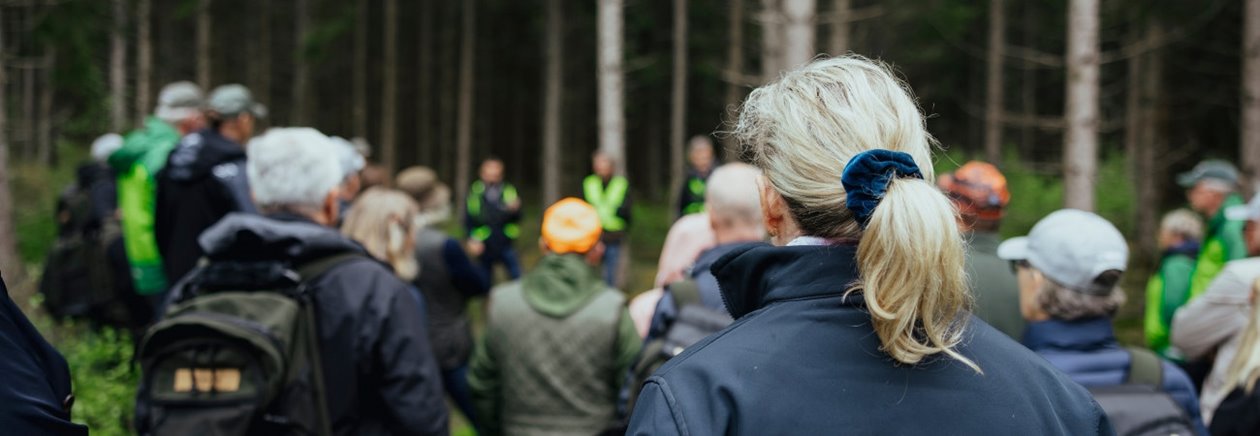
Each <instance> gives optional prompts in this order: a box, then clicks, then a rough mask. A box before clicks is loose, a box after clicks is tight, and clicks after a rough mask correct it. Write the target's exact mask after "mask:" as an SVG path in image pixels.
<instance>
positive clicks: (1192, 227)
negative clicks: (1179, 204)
mask: <svg viewBox="0 0 1260 436" xmlns="http://www.w3.org/2000/svg"><path fill="white" fill-rule="evenodd" d="M1159 229H1160V230H1162V231H1166V232H1172V233H1173V234H1175V235H1177V236H1181V237H1183V238H1186V239H1188V240H1191V241H1196V242H1198V241H1202V240H1203V220H1202V219H1200V218H1199V214H1196V213H1194V212H1191V211H1189V210H1187V209H1177V210H1174V211H1172V212H1168V214H1167V215H1164V219H1162V220H1160V222H1159Z"/></svg>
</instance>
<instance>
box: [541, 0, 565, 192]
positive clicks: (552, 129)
mask: <svg viewBox="0 0 1260 436" xmlns="http://www.w3.org/2000/svg"><path fill="white" fill-rule="evenodd" d="M545 7H546V8H547V10H546V14H547V27H546V30H544V32H545V35H544V36H543V56H544V58H545V59H544V67H543V119H542V147H543V155H542V175H543V180H542V182H543V206H544V207H546V206H548V205H550V204H552V203H555V202H556V201H558V200H560V172H561V171H563V170H564V168H563V165H562V164H561V162H562V160H561V157H560V116H561V114H562V113H563V109H562V107H561V102H562V99H563V98H564V94H563V92H564V91H563V88H562V87H561V84H563V83H564V9H563V6H562V5H561V0H547V2H546V6H545Z"/></svg>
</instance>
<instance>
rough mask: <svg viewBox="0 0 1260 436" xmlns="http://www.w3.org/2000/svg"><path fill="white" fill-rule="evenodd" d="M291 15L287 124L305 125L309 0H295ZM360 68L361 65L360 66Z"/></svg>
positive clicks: (308, 95) (308, 94)
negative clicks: (291, 42) (290, 74)
mask: <svg viewBox="0 0 1260 436" xmlns="http://www.w3.org/2000/svg"><path fill="white" fill-rule="evenodd" d="M293 15H294V18H295V19H296V25H295V26H294V27H293V28H294V43H295V48H294V53H293V83H292V84H291V85H292V93H291V94H292V105H293V106H292V107H291V110H292V116H290V118H291V119H290V120H289V124H292V125H294V126H305V125H308V124H310V118H309V116H308V114H309V113H310V111H309V110H308V109H309V108H308V106H309V105H310V104H311V103H310V102H311V93H310V86H309V85H308V83H309V82H310V71H308V70H309V68H310V67H309V66H308V65H307V62H306V61H307V60H306V40H307V38H308V36H309V33H310V26H311V7H310V1H309V0H295V1H294V6H293ZM360 68H362V67H360Z"/></svg>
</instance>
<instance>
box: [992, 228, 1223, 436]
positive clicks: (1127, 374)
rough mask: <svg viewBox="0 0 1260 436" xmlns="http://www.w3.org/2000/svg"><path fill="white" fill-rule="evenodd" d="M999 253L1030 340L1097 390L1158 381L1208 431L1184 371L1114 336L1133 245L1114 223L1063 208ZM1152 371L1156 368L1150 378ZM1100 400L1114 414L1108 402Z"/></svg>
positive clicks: (1116, 419)
mask: <svg viewBox="0 0 1260 436" xmlns="http://www.w3.org/2000/svg"><path fill="white" fill-rule="evenodd" d="M998 257H1000V258H1002V259H1004V260H1007V261H1010V262H1011V265H1012V268H1013V269H1015V271H1016V277H1017V279H1018V281H1019V288H1020V312H1021V313H1022V314H1023V316H1024V318H1025V319H1027V320H1028V322H1029V323H1028V327H1027V329H1026V330H1025V331H1024V340H1023V342H1024V345H1026V346H1027V347H1028V348H1029V349H1031V350H1033V351H1035V352H1037V354H1040V355H1041V356H1042V357H1044V358H1045V359H1046V360H1047V361H1049V362H1050V363H1051V364H1052V365H1054V366H1055V367H1057V368H1059V369H1060V370H1062V371H1063V372H1064V373H1067V375H1068V376H1069V377H1071V378H1072V379H1073V380H1075V381H1076V382H1077V383H1080V384H1081V385H1083V386H1085V387H1087V388H1091V389H1095V391H1094V393H1095V395H1098V392H1099V391H1098V389H1101V388H1108V387H1112V386H1120V385H1129V384H1149V385H1155V387H1156V388H1158V390H1159V392H1163V393H1167V395H1168V396H1169V397H1171V398H1172V399H1173V400H1174V401H1175V402H1176V404H1177V406H1180V407H1179V408H1180V409H1181V410H1180V411H1182V412H1184V413H1185V416H1186V417H1189V421H1190V422H1187V423H1186V424H1189V425H1192V426H1193V428H1194V430H1195V431H1196V432H1197V433H1198V434H1201V435H1203V434H1207V430H1206V427H1204V425H1203V420H1202V419H1201V418H1200V416H1199V401H1198V397H1197V396H1196V395H1195V392H1194V386H1193V385H1192V384H1191V382H1190V378H1189V377H1188V376H1187V375H1186V374H1185V372H1183V371H1182V370H1181V369H1180V368H1178V367H1177V366H1175V365H1173V364H1172V363H1169V362H1167V361H1164V360H1163V359H1161V358H1159V357H1158V356H1157V355H1156V354H1155V353H1153V352H1151V351H1149V350H1146V349H1126V348H1122V347H1121V346H1120V345H1119V342H1118V341H1117V340H1116V336H1115V333H1114V331H1113V330H1112V326H1111V319H1112V317H1113V316H1115V314H1116V311H1117V310H1119V309H1120V306H1121V305H1122V304H1124V300H1125V296H1124V291H1123V290H1122V289H1120V287H1119V284H1120V279H1121V277H1122V276H1123V275H1124V270H1125V267H1126V264H1127V263H1128V261H1129V246H1128V243H1127V242H1126V241H1125V239H1124V236H1123V235H1121V234H1120V231H1119V230H1117V229H1116V227H1115V226H1113V225H1112V224H1111V223H1110V222H1107V220H1105V219H1103V218H1102V217H1100V216H1098V215H1095V214H1093V213H1090V212H1084V211H1080V210H1075V209H1064V210H1060V211H1057V212H1054V213H1051V214H1050V215H1048V216H1046V217H1045V218H1043V219H1042V220H1041V221H1038V222H1037V224H1036V225H1035V226H1033V228H1032V231H1031V232H1030V233H1029V234H1028V236H1026V237H1019V238H1013V239H1010V240H1007V241H1005V242H1003V243H1002V245H1000V246H998ZM1142 368H1151V369H1152V370H1151V371H1144V370H1140V369H1142ZM1148 373H1154V375H1153V376H1151V377H1150V379H1149V380H1148V379H1146V375H1147V374H1148ZM1155 395H1158V394H1155ZM1164 401H1165V403H1167V400H1164ZM1100 403H1102V405H1103V408H1104V410H1108V413H1109V415H1110V414H1113V412H1112V410H1110V409H1108V402H1106V401H1102V400H1101V399H1100ZM1168 407H1169V408H1172V406H1171V405H1168ZM1174 409H1175V408H1174ZM1171 412H1172V413H1174V414H1175V415H1179V413H1177V412H1178V411H1177V410H1171ZM1111 418H1112V424H1113V425H1116V427H1117V432H1118V433H1120V434H1128V433H1124V432H1123V431H1122V430H1121V427H1123V426H1126V425H1128V424H1129V423H1127V422H1126V418H1124V417H1121V416H1120V415H1117V416H1112V417H1111Z"/></svg>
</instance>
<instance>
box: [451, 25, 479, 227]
mask: <svg viewBox="0 0 1260 436" xmlns="http://www.w3.org/2000/svg"><path fill="white" fill-rule="evenodd" d="M476 5H477V1H476V0H464V2H463V10H464V11H463V12H464V13H463V23H464V25H463V29H462V32H461V33H462V34H463V35H462V37H461V38H460V49H459V51H460V55H459V115H458V116H459V120H458V126H457V129H458V130H457V131H456V139H455V147H456V150H455V153H456V157H455V165H456V167H455V190H456V191H455V192H456V193H457V197H456V204H458V205H459V208H458V209H456V210H460V211H462V210H463V207H464V199H465V198H467V194H468V183H469V182H470V180H469V172H470V170H471V168H472V147H473V144H472V134H473V131H472V117H473V97H474V96H473V82H474V79H476V71H475V69H474V67H475V65H476V63H475V59H474V58H473V56H474V55H476V47H477V44H476V42H477V40H476V37H477V29H476V24H477V19H476V18H477V16H476V13H477V8H476Z"/></svg>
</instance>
